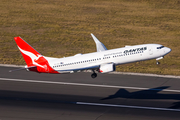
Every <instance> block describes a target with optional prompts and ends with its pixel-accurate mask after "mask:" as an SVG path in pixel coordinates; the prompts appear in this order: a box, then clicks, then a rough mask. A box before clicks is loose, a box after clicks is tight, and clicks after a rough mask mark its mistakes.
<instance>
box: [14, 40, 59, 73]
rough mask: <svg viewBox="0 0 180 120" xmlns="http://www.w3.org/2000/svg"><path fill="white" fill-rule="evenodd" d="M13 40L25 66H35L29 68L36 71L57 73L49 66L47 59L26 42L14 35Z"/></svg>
mask: <svg viewBox="0 0 180 120" xmlns="http://www.w3.org/2000/svg"><path fill="white" fill-rule="evenodd" d="M14 40H15V41H16V44H17V46H18V48H19V50H20V52H21V54H22V56H23V58H24V60H25V62H26V64H27V67H36V68H34V69H35V70H34V69H30V70H32V71H37V72H51V73H57V71H54V70H53V69H52V68H51V67H50V66H49V63H48V61H47V60H46V59H45V58H44V56H42V55H41V54H40V53H39V52H37V51H36V50H35V49H34V48H33V47H31V46H30V45H29V44H28V43H27V42H25V41H24V40H23V39H22V38H21V37H15V38H14Z"/></svg>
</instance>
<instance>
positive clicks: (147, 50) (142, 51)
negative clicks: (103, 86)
mask: <svg viewBox="0 0 180 120" xmlns="http://www.w3.org/2000/svg"><path fill="white" fill-rule="evenodd" d="M170 51H171V49H170V48H167V47H164V46H162V45H160V44H142V45H135V46H127V47H123V48H117V49H111V50H106V51H101V52H94V53H88V54H77V55H75V56H70V57H64V58H49V57H45V58H46V59H47V60H48V62H49V64H50V66H51V67H52V68H53V69H54V70H56V71H58V72H59V73H73V72H77V71H82V70H87V69H92V70H95V69H98V68H99V66H100V65H103V64H109V63H113V64H114V65H120V64H125V63H132V62H137V61H144V60H149V59H157V58H160V57H163V56H165V55H166V54H168V53H169V52H170Z"/></svg>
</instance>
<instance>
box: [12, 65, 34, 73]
mask: <svg viewBox="0 0 180 120" xmlns="http://www.w3.org/2000/svg"><path fill="white" fill-rule="evenodd" d="M35 67H36V66H31V67H24V68H19V69H14V70H10V71H9V72H14V71H19V70H24V69H26V70H28V69H30V68H35Z"/></svg>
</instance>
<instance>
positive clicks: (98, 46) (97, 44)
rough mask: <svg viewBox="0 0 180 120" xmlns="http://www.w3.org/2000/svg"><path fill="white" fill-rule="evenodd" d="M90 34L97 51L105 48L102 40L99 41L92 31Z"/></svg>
mask: <svg viewBox="0 0 180 120" xmlns="http://www.w3.org/2000/svg"><path fill="white" fill-rule="evenodd" d="M91 36H92V38H93V39H94V42H95V43H96V49H97V52H101V51H105V50H107V48H106V47H105V45H104V44H103V43H102V42H100V41H99V40H98V39H97V38H96V37H95V36H94V35H93V34H92V33H91Z"/></svg>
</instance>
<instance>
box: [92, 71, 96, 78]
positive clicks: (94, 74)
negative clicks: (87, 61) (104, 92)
mask: <svg viewBox="0 0 180 120" xmlns="http://www.w3.org/2000/svg"><path fill="white" fill-rule="evenodd" d="M91 77H92V78H96V77H97V74H96V73H95V72H94V70H93V74H91Z"/></svg>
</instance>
